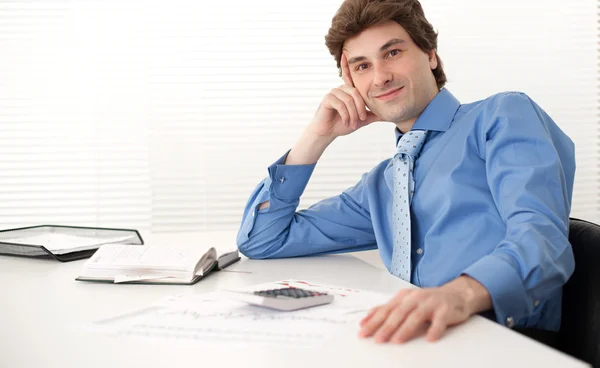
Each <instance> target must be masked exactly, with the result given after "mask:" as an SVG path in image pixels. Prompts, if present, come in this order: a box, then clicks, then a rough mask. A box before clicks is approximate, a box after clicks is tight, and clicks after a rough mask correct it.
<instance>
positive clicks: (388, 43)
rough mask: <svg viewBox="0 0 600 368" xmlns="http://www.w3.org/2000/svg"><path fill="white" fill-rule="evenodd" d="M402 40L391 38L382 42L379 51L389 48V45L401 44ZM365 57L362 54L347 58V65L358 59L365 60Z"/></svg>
mask: <svg viewBox="0 0 600 368" xmlns="http://www.w3.org/2000/svg"><path fill="white" fill-rule="evenodd" d="M404 42H406V41H404V40H403V39H400V38H392V39H391V40H389V41H388V42H386V43H384V44H383V46H381V47H380V48H379V51H385V50H387V49H389V48H390V47H392V46H394V45H398V44H402V43H404ZM366 59H367V58H366V57H364V56H355V57H353V58H351V59H350V60H348V65H352V64H354V63H357V62H359V61H363V60H366Z"/></svg>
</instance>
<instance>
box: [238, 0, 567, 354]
mask: <svg viewBox="0 0 600 368" xmlns="http://www.w3.org/2000/svg"><path fill="white" fill-rule="evenodd" d="M326 44H327V47H328V48H329V50H330V52H331V54H332V55H333V56H334V58H335V59H336V62H337V65H338V67H339V68H340V70H341V74H342V77H343V80H344V84H343V85H341V86H340V87H338V88H334V89H333V90H332V91H331V92H330V93H329V94H327V95H326V96H325V97H324V98H323V101H322V103H321V105H320V106H319V109H318V111H317V113H316V115H315V117H314V119H313V121H312V122H311V123H310V124H309V125H308V126H307V127H306V129H305V131H304V133H303V135H302V136H301V137H300V139H299V140H298V141H297V143H296V144H295V145H294V146H293V147H292V148H291V150H290V151H288V152H286V153H285V154H284V155H283V156H282V157H281V158H280V159H279V160H277V161H276V162H275V163H274V164H272V165H271V166H269V168H268V173H269V175H268V176H267V177H266V179H264V180H263V181H262V182H261V183H260V184H259V185H258V186H257V187H256V188H255V190H254V192H253V193H252V195H251V197H250V199H249V201H248V203H247V205H246V208H245V210H244V214H243V220H242V224H241V227H240V229H239V234H238V246H239V249H240V251H241V252H242V253H243V254H245V255H246V256H248V257H251V258H277V257H294V256H302V255H311V254H326V253H338V252H349V251H358V250H365V249H374V248H378V249H379V252H380V255H381V259H382V261H383V263H384V264H385V266H386V267H387V268H388V270H389V271H390V272H391V273H392V274H394V275H396V276H398V277H400V278H402V279H404V280H406V281H409V282H411V283H413V284H415V285H417V286H419V287H420V288H411V289H410V290H401V291H400V292H398V294H397V295H396V296H394V297H393V298H392V299H391V300H390V301H389V302H388V303H387V304H385V305H381V306H379V307H376V308H374V309H373V310H372V311H371V312H370V313H369V314H368V315H367V316H366V317H365V318H364V319H363V320H362V321H361V331H360V336H363V337H373V338H374V340H375V341H377V342H395V343H401V342H405V341H408V340H410V339H411V338H413V337H415V336H418V335H419V334H420V333H421V332H425V333H426V337H427V339H428V340H430V341H434V340H437V339H439V338H440V337H441V336H442V335H443V333H444V331H445V330H446V329H447V328H448V327H449V326H452V325H456V324H460V323H462V322H464V321H466V320H467V319H468V318H469V317H470V316H471V315H474V314H487V315H489V316H490V318H494V319H495V320H496V321H497V322H498V323H501V324H504V325H506V326H508V327H520V328H525V327H533V328H536V329H541V330H547V331H556V330H558V329H559V327H560V314H561V310H560V307H561V292H562V285H563V284H564V283H565V282H566V280H568V278H569V277H570V275H571V274H572V272H573V269H574V260H573V255H572V252H571V248H570V245H569V242H568V237H567V235H568V221H569V213H570V207H571V196H572V190H573V179H574V173H575V159H574V146H573V143H572V142H571V140H570V139H569V138H568V137H567V136H566V135H565V134H564V133H563V132H562V131H561V130H560V129H559V128H558V127H557V125H556V124H555V123H554V122H553V121H552V119H551V118H550V117H549V116H548V115H547V114H546V113H545V112H544V111H543V110H542V109H541V108H540V107H539V106H538V105H537V104H536V103H535V102H534V101H532V100H531V99H530V98H529V97H528V96H527V95H525V94H523V93H517V92H509V93H499V94H496V95H493V96H491V97H488V98H486V99H484V100H481V101H477V102H474V103H469V104H460V103H459V102H458V100H457V99H456V98H455V97H454V96H453V95H452V94H451V93H450V92H449V91H448V90H447V89H446V88H444V85H445V82H446V77H445V74H444V71H443V68H442V63H441V60H440V58H439V56H438V54H437V51H436V50H437V34H436V33H435V32H434V30H433V27H432V26H431V24H429V22H428V21H427V20H426V18H425V16H424V14H423V10H422V8H421V5H420V4H419V2H418V1H416V0H379V1H378V0H346V1H344V3H343V4H342V5H341V7H340V9H339V11H338V12H337V14H336V15H335V17H334V18H333V20H332V25H331V28H330V30H329V33H328V35H327V36H326ZM376 121H384V122H391V123H393V124H394V125H395V129H394V132H395V136H396V150H395V152H394V153H395V154H394V155H393V156H394V157H393V158H391V159H388V160H385V161H383V162H381V163H380V164H379V165H377V166H376V167H374V168H373V169H372V170H371V171H369V172H368V173H366V174H364V175H363V176H362V178H360V180H359V181H358V182H357V183H356V185H354V186H353V187H351V188H348V189H347V190H345V191H343V192H342V193H341V194H339V195H337V196H334V197H332V198H327V199H324V200H322V201H320V202H318V203H316V204H314V205H313V206H311V207H310V208H308V209H305V210H301V211H297V210H296V209H297V206H298V203H299V198H300V196H301V194H302V192H303V191H304V188H305V186H306V184H307V182H308V180H309V178H310V176H311V174H312V172H313V169H314V167H315V165H316V163H317V161H318V160H319V158H320V156H321V155H322V154H323V152H324V150H325V149H326V148H327V146H328V145H329V144H331V142H333V140H334V139H336V138H337V137H340V136H344V135H347V134H351V133H353V132H355V131H357V130H359V129H360V128H361V127H363V126H366V125H368V124H371V123H373V122H376Z"/></svg>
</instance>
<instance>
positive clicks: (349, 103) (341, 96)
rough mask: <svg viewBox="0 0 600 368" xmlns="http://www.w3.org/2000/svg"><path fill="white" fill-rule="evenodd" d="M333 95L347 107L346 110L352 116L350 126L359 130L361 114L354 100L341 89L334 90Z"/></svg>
mask: <svg viewBox="0 0 600 368" xmlns="http://www.w3.org/2000/svg"><path fill="white" fill-rule="evenodd" d="M331 94H332V95H333V96H335V97H336V98H337V99H338V100H340V101H342V102H343V103H344V104H345V105H346V110H347V111H348V115H349V116H350V126H352V128H354V129H358V124H359V113H358V111H357V109H356V104H355V103H354V98H352V96H350V95H349V94H347V93H346V92H344V91H343V90H341V89H339V88H336V89H333V90H332V91H331Z"/></svg>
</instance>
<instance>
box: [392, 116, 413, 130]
mask: <svg viewBox="0 0 600 368" xmlns="http://www.w3.org/2000/svg"><path fill="white" fill-rule="evenodd" d="M417 119H418V116H417V117H415V118H412V119H410V120H405V121H401V122H399V123H396V126H397V127H398V130H399V131H400V132H402V134H405V133H407V132H409V131H410V130H411V129H412V127H413V125H415V122H416V121H417Z"/></svg>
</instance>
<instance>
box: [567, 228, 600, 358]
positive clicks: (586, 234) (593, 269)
mask: <svg viewBox="0 0 600 368" xmlns="http://www.w3.org/2000/svg"><path fill="white" fill-rule="evenodd" d="M569 242H570V243H571V246H572V247H573V253H574V256H575V272H574V273H573V275H572V276H571V278H570V279H569V281H568V282H567V283H566V285H565V286H564V288H563V299H562V321H561V329H560V333H559V346H558V348H559V349H560V350H562V351H564V352H565V353H567V354H570V355H572V356H574V357H576V358H579V359H581V360H583V361H586V362H588V363H590V364H592V365H593V366H594V367H597V366H600V225H597V224H594V223H592V222H588V221H585V220H580V219H576V218H571V219H570V226H569Z"/></svg>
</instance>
